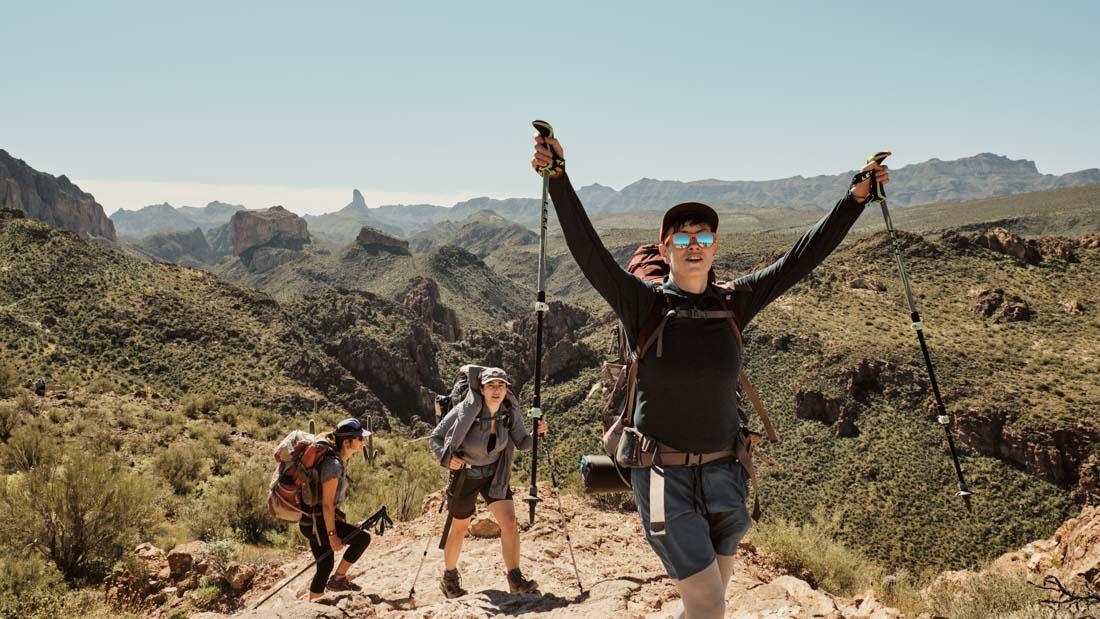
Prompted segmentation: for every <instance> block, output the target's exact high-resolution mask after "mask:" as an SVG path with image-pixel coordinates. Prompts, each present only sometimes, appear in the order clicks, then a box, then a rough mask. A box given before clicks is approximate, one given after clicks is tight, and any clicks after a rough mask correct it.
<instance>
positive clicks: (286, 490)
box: [267, 430, 336, 522]
mask: <svg viewBox="0 0 1100 619" xmlns="http://www.w3.org/2000/svg"><path fill="white" fill-rule="evenodd" d="M335 454H336V451H335V450H334V449H333V446H332V444H331V443H329V442H328V441H326V440H324V439H323V438H318V437H316V436H314V435H312V434H310V433H308V432H303V431H301V430H295V431H293V432H291V433H290V434H288V435H286V438H284V439H283V440H282V442H280V443H279V446H278V447H276V448H275V454H274V455H275V461H276V462H278V463H279V465H278V467H277V468H276V470H275V473H274V475H272V477H271V489H270V491H269V492H268V496H267V510H268V512H270V513H271V515H272V516H274V517H276V518H278V519H279V520H284V521H286V522H298V520H299V519H300V518H301V517H302V516H303V515H312V510H310V511H306V509H307V508H310V507H314V506H316V505H318V504H319V503H320V502H321V484H320V479H319V478H320V474H321V470H320V468H321V467H320V464H321V462H322V461H324V459H325V458H327V457H329V456H332V455H335Z"/></svg>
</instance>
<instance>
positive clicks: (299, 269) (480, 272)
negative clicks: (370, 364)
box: [216, 232, 535, 328]
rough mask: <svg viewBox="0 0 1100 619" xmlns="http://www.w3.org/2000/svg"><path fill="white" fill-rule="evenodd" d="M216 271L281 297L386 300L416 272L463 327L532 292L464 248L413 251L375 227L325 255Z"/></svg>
mask: <svg viewBox="0 0 1100 619" xmlns="http://www.w3.org/2000/svg"><path fill="white" fill-rule="evenodd" d="M216 272H217V273H218V274H219V275H220V276H222V277H224V278H226V279H228V280H229V281H234V282H238V283H242V284H248V285H250V286H255V287H257V288H259V289H261V290H265V291H268V292H269V293H270V294H272V295H273V296H275V297H276V298H278V299H280V300H292V299H296V298H300V297H301V296H302V295H304V294H307V293H311V292H317V291H320V290H325V289H348V290H364V291H367V292H372V293H375V294H377V295H380V296H382V297H385V298H387V299H398V298H400V297H403V296H404V294H405V292H406V291H407V289H408V287H409V285H410V282H411V281H413V279H415V278H416V277H424V278H428V279H431V280H433V281H435V282H436V283H437V284H438V286H439V291H440V296H441V300H442V302H443V303H444V304H445V305H447V306H448V307H451V308H454V310H455V311H456V312H457V313H458V317H459V320H460V322H461V324H462V325H463V326H464V327H472V326H484V327H495V328H499V327H500V326H501V325H500V323H501V322H502V321H508V320H512V319H514V318H516V317H518V316H520V315H522V314H523V313H525V312H526V311H527V308H528V306H529V303H531V302H532V301H531V300H533V299H534V296H535V295H534V293H533V292H528V291H525V290H524V289H523V288H522V287H521V286H520V285H518V284H516V283H513V282H512V281H511V280H509V279H508V278H506V277H504V276H502V275H498V274H497V273H496V272H494V271H493V270H492V269H490V268H489V267H487V266H486V265H485V263H484V262H482V261H481V260H480V259H479V258H478V257H477V256H475V255H473V254H471V253H469V252H468V251H466V250H464V249H461V248H458V247H454V246H443V247H440V248H439V249H436V250H434V251H432V252H429V253H428V254H424V255H418V256H413V255H411V254H410V253H409V250H408V243H407V242H405V241H401V240H399V239H396V238H393V237H388V236H386V235H384V234H380V233H377V232H374V233H371V234H365V233H364V234H361V235H360V240H358V241H356V242H353V243H351V244H350V245H348V246H346V247H344V248H342V249H340V250H339V251H336V252H333V253H332V254H331V255H324V254H322V253H321V252H313V253H306V254H304V255H303V256H302V257H301V259H299V260H296V261H293V262H289V263H286V264H280V265H278V266H276V267H274V268H272V269H270V270H267V271H264V272H262V273H256V272H253V271H251V270H249V269H248V267H247V265H245V264H244V263H243V262H241V261H239V260H228V261H226V262H223V263H222V264H221V265H219V266H218V268H217V271H216Z"/></svg>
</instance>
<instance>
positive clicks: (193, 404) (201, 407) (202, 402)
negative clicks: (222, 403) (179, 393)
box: [180, 393, 218, 419]
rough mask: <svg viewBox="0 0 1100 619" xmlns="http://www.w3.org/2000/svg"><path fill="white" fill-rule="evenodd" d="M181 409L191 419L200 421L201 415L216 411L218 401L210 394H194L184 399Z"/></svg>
mask: <svg viewBox="0 0 1100 619" xmlns="http://www.w3.org/2000/svg"><path fill="white" fill-rule="evenodd" d="M180 409H181V410H182V411H183V414H184V415H187V417H188V418H189V419H198V418H199V415H205V414H207V413H210V412H213V411H216V410H217V409H218V399H217V398H216V397H215V396H214V395H213V394H209V393H194V394H191V395H188V396H185V397H184V398H183V401H182V402H180Z"/></svg>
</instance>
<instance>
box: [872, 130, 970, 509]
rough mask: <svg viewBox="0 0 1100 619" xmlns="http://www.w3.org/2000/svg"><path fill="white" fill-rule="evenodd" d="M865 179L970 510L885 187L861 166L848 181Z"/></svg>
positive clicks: (878, 160) (878, 156)
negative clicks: (888, 244)
mask: <svg viewBox="0 0 1100 619" xmlns="http://www.w3.org/2000/svg"><path fill="white" fill-rule="evenodd" d="M889 156H890V152H889V151H883V152H879V153H875V154H874V155H871V156H870V157H868V158H867V163H868V164H872V163H874V164H878V165H882V162H883V161H885V160H886V158H887V157H889ZM868 179H869V180H870V182H871V186H870V196H869V198H868V202H878V203H879V205H880V206H881V207H882V216H883V218H884V219H885V220H886V230H887V231H888V232H889V233H890V241H891V244H892V245H893V249H894V260H895V261H896V262H897V264H898V272H899V273H900V274H901V283H902V286H904V287H905V299H906V301H908V302H909V317H910V318H911V319H912V325H911V326H912V327H913V330H914V331H916V332H917V340H918V341H919V342H920V349H921V352H922V353H924V365H925V368H926V369H927V370H928V380H929V382H930V383H931V384H932V394H933V395H934V396H935V398H936V412H937V420H938V421H939V422H940V424H941V425H942V426H943V429H944V431H945V432H946V433H947V445H948V447H950V448H951V460H952V462H953V463H954V465H955V475H956V476H958V478H959V491H958V492H956V493H955V496H959V497H962V500H963V503H965V504H966V511H967V512H969V513H971V514H973V513H974V506H973V505H971V503H970V495H972V494H974V493H973V491H971V490H970V486H968V485H967V483H966V480H965V479H964V478H963V472H962V465H960V464H959V454H958V452H957V451H956V450H955V438H954V435H953V434H952V431H951V425H952V423H951V417H950V416H949V415H948V414H947V408H946V407H944V405H943V398H942V397H941V396H940V386H939V384H938V383H937V382H936V370H935V368H933V367H932V356H931V355H930V354H929V352H928V343H927V342H926V341H925V339H924V323H923V322H922V321H921V318H920V312H918V311H917V304H916V302H915V301H914V300H913V290H912V288H910V286H909V274H908V273H907V272H906V271H905V261H904V260H902V257H901V244H900V243H899V242H898V235H897V232H896V231H895V230H894V223H893V222H892V221H891V220H890V209H889V208H887V206H886V189H885V188H884V187H883V183H881V182H879V181H878V179H877V178H876V176H875V174H874V171H873V170H866V169H865V170H864V171H862V172H860V173H859V174H857V175H856V177H855V178H853V179H852V184H853V185H855V184H856V182H863V181H866V180H868Z"/></svg>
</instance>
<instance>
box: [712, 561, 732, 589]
mask: <svg viewBox="0 0 1100 619" xmlns="http://www.w3.org/2000/svg"><path fill="white" fill-rule="evenodd" d="M733 559H734V556H733V555H730V556H726V555H718V558H717V559H716V560H717V561H718V573H719V574H720V575H721V577H722V591H723V592H725V590H726V589H727V588H728V587H729V586H730V578H732V577H733Z"/></svg>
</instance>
